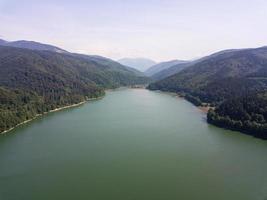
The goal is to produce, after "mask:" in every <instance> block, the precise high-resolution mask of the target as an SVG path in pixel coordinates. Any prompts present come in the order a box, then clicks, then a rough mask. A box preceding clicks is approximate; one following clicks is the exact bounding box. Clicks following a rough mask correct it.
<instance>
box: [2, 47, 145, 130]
mask: <svg viewBox="0 0 267 200" xmlns="http://www.w3.org/2000/svg"><path fill="white" fill-rule="evenodd" d="M147 81H148V78H146V77H144V76H139V75H136V73H135V72H133V71H132V70H129V69H128V68H126V67H124V66H123V65H121V64H119V63H117V62H115V61H112V60H109V59H106V58H103V57H97V56H87V55H81V54H70V53H68V54H64V53H56V52H52V51H38V50H30V49H22V48H16V47H6V46H0V132H2V131H4V130H7V129H9V128H11V127H14V126H15V125H17V124H19V123H20V122H22V121H25V120H28V119H31V118H33V117H34V116H36V115H38V114H43V113H44V112H48V111H50V110H53V109H55V108H59V107H62V106H67V105H71V104H75V103H79V102H82V101H84V100H87V99H88V98H94V97H99V96H102V95H103V94H104V89H106V88H115V87H119V86H127V85H133V84H144V83H147Z"/></svg>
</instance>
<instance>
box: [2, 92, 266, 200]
mask: <svg viewBox="0 0 267 200" xmlns="http://www.w3.org/2000/svg"><path fill="white" fill-rule="evenodd" d="M0 199H1V200H54V199H55V200H60V199H64V200H68V199H71V200H76V199H88V200H89V199H90V200H129V199H131V200H158V199H160V200H183V199H185V200H192V199H196V200H200V199H204V200H264V199H267V142H266V141H262V140H259V139H255V138H252V137H250V136H246V135H243V134H239V133H235V132H231V131H226V130H223V129H219V128H216V127H213V126H211V125H208V124H207V123H206V122H205V115H204V114H203V113H202V112H200V111H199V110H198V109H197V108H196V107H194V106H192V105H191V104H190V103H188V102H186V101H184V100H182V99H178V98H177V97H173V96H171V95H167V94H163V93H158V92H151V91H147V90H143V89H122V90H118V91H114V92H108V93H107V95H106V97H105V98H103V99H101V100H98V101H94V102H89V103H86V104H84V105H83V106H80V107H77V108H72V109H68V110H64V111H60V112H57V113H51V114H49V115H46V116H45V117H42V118H39V119H37V120H35V121H33V122H31V123H29V124H26V125H24V126H22V127H20V128H17V129H15V130H14V131H12V132H10V133H9V134H7V135H4V136H0Z"/></svg>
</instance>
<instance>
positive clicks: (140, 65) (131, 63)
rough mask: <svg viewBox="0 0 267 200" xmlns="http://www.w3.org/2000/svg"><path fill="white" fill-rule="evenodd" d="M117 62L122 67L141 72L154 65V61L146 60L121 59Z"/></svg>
mask: <svg viewBox="0 0 267 200" xmlns="http://www.w3.org/2000/svg"><path fill="white" fill-rule="evenodd" d="M118 62H119V63H120V64H122V65H125V66H128V67H132V68H135V69H137V70H139V71H141V72H144V71H146V70H147V69H148V68H149V67H151V66H153V65H155V64H156V62H155V61H153V60H151V59H148V58H122V59H119V60H118Z"/></svg>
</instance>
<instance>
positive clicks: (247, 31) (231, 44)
mask: <svg viewBox="0 0 267 200" xmlns="http://www.w3.org/2000/svg"><path fill="white" fill-rule="evenodd" d="M0 23H1V24H0V38H2V39H5V40H9V41H13V40H21V39H24V40H34V41H39V42H43V43H49V44H53V45H56V46H59V47H61V48H64V49H66V50H68V51H72V52H78V53H85V54H91V55H102V56H106V57H109V58H112V59H115V60H117V59H119V58H123V57H146V58H150V59H154V60H155V61H158V62H159V61H166V60H171V59H183V60H189V59H196V58H199V57H202V56H205V55H208V54H211V53H213V52H216V51H219V50H224V49H232V48H248V47H251V48H252V47H260V46H266V45H267V0H75V1H73V0H39V1H38V0H0Z"/></svg>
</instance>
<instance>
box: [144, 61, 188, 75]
mask: <svg viewBox="0 0 267 200" xmlns="http://www.w3.org/2000/svg"><path fill="white" fill-rule="evenodd" d="M187 62H188V61H184V60H171V61H166V62H161V63H158V64H155V65H153V66H151V67H150V68H148V69H147V70H146V71H145V74H146V75H147V76H151V77H152V76H153V75H154V74H156V73H158V72H160V71H162V70H165V69H168V68H170V67H172V66H174V65H178V64H183V63H187Z"/></svg>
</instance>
